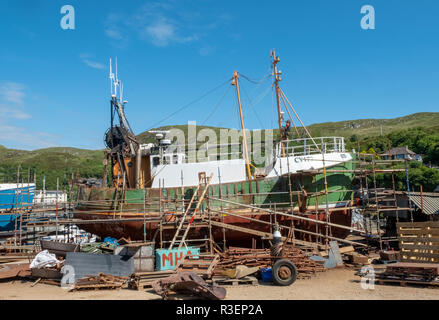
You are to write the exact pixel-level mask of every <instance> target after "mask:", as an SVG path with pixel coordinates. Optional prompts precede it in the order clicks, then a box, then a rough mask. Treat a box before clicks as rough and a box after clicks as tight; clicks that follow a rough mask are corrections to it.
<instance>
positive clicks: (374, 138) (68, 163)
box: [0, 112, 439, 189]
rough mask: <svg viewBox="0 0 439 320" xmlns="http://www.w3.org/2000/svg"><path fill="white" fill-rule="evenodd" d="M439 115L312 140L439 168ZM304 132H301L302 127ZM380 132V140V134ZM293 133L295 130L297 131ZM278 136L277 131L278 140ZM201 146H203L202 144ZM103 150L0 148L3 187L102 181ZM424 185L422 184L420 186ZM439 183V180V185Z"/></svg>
mask: <svg viewBox="0 0 439 320" xmlns="http://www.w3.org/2000/svg"><path fill="white" fill-rule="evenodd" d="M438 124H439V112H435V113H432V112H430V113H425V112H424V113H416V114H412V115H409V116H405V117H399V118H395V119H362V120H351V121H340V122H327V123H319V124H313V125H310V126H309V127H308V129H309V130H310V132H311V134H312V135H313V136H314V137H318V136H343V137H345V138H346V142H347V149H348V150H350V149H352V148H355V149H358V147H359V148H360V150H361V151H363V150H364V151H366V150H369V149H372V150H374V151H376V152H377V153H380V152H383V151H385V150H387V146H388V143H389V141H390V143H391V146H392V147H396V146H405V145H407V146H409V148H411V149H412V150H413V151H415V152H417V153H422V154H424V155H426V156H425V157H424V159H426V160H427V161H428V162H432V163H433V164H439V125H438ZM171 128H178V129H181V130H182V131H183V132H184V133H185V135H186V136H187V131H188V127H187V125H176V126H164V127H160V128H157V129H154V130H169V129H171ZM205 128H210V129H213V130H214V131H215V132H216V133H217V136H218V137H219V132H220V130H221V129H222V128H217V127H208V126H197V134H198V132H199V131H200V130H202V129H205ZM299 130H300V131H302V132H303V129H302V128H299ZM381 130H382V135H381ZM293 131H294V130H293ZM277 137H278V131H277V130H276V131H275V137H274V138H275V139H276V138H277ZM137 138H138V140H139V141H140V142H141V143H153V142H155V135H154V134H151V133H148V132H143V133H141V134H139V135H138V136H137ZM200 143H202V142H200ZM103 159H104V152H103V150H83V149H76V148H48V149H40V150H35V151H23V150H14V149H7V148H5V147H4V146H0V182H16V181H17V171H18V168H19V167H20V172H21V178H22V180H23V182H26V181H27V177H28V175H29V173H30V176H33V173H34V172H35V173H36V177H37V187H38V188H41V187H42V177H43V175H45V176H46V187H47V188H48V189H54V188H56V179H57V178H59V179H60V185H61V188H64V187H66V186H67V183H68V180H69V177H70V176H71V175H72V173H73V174H74V175H76V174H77V173H79V176H80V177H85V178H87V177H96V178H100V177H102V173H103V170H104V166H103ZM433 180H434V181H430V182H429V183H430V184H434V183H435V182H436V180H435V178H434V179H433ZM420 183H421V182H420ZM438 183H439V181H438Z"/></svg>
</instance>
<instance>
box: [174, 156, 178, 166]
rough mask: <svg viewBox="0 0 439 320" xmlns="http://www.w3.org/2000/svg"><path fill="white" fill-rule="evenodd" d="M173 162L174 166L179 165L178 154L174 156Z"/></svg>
mask: <svg viewBox="0 0 439 320" xmlns="http://www.w3.org/2000/svg"><path fill="white" fill-rule="evenodd" d="M173 160H174V162H173V163H174V164H177V163H178V154H174V156H173Z"/></svg>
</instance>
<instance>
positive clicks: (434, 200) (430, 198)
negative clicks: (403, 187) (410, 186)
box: [410, 192, 439, 214]
mask: <svg viewBox="0 0 439 320" xmlns="http://www.w3.org/2000/svg"><path fill="white" fill-rule="evenodd" d="M410 200H411V201H412V202H413V203H414V204H415V205H416V206H417V207H418V208H419V209H421V208H422V207H423V208H424V213H425V214H439V193H423V194H422V201H421V193H420V192H411V193H410ZM421 202H422V205H421Z"/></svg>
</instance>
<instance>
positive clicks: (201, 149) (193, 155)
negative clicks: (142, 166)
mask: <svg viewBox="0 0 439 320" xmlns="http://www.w3.org/2000/svg"><path fill="white" fill-rule="evenodd" d="M155 156H156V155H155ZM235 159H243V145H242V144H241V143H229V144H214V143H209V142H206V143H203V144H201V145H199V144H188V145H171V146H169V147H168V148H167V149H166V150H164V152H163V153H162V155H161V161H160V164H179V163H194V162H208V161H218V160H235Z"/></svg>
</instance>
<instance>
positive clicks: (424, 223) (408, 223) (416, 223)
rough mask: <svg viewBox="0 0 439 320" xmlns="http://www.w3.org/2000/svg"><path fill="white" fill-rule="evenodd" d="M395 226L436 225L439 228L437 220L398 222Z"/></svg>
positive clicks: (421, 226)
mask: <svg viewBox="0 0 439 320" xmlns="http://www.w3.org/2000/svg"><path fill="white" fill-rule="evenodd" d="M396 226H397V228H398V229H399V228H413V227H418V228H423V227H436V228H439V221H426V222H398V223H397V224H396Z"/></svg>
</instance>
